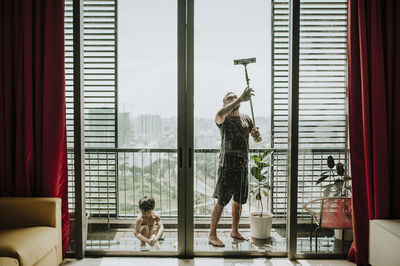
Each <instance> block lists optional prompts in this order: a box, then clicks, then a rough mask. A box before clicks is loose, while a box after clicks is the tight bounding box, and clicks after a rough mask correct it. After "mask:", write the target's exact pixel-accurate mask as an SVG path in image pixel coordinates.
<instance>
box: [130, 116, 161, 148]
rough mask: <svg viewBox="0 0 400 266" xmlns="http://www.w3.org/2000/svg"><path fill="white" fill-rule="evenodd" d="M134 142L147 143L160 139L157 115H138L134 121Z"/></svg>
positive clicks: (159, 124)
mask: <svg viewBox="0 0 400 266" xmlns="http://www.w3.org/2000/svg"><path fill="white" fill-rule="evenodd" d="M134 136H135V140H136V141H139V142H149V141H154V140H157V139H160V138H161V136H162V123H161V117H160V116H159V115H150V114H145V115H140V116H138V117H137V118H136V119H135V134H134Z"/></svg>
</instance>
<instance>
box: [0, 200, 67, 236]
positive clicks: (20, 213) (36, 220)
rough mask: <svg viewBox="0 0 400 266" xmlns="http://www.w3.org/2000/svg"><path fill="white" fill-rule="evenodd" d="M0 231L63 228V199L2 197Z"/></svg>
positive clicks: (0, 203) (0, 201) (0, 202)
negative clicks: (48, 227)
mask: <svg viewBox="0 0 400 266" xmlns="http://www.w3.org/2000/svg"><path fill="white" fill-rule="evenodd" d="M0 214H1V217H2V219H0V229H11V228H19V227H30V226H50V227H54V228H57V227H58V228H59V229H60V228H61V199H59V198H36V197H0Z"/></svg>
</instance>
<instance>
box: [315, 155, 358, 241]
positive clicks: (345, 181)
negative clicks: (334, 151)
mask: <svg viewBox="0 0 400 266" xmlns="http://www.w3.org/2000/svg"><path fill="white" fill-rule="evenodd" d="M327 165H328V168H329V170H328V171H327V172H323V173H322V174H321V176H320V178H319V179H318V180H317V182H316V184H317V185H318V184H321V183H322V182H323V181H325V180H326V179H328V178H329V181H331V182H330V183H329V184H327V185H324V186H323V188H324V197H351V184H349V182H350V181H351V177H350V176H348V175H347V173H346V170H345V168H344V165H343V164H342V163H340V162H338V163H336V164H335V160H334V159H333V157H332V156H328V159H327ZM334 231H335V238H337V239H340V240H353V229H344V232H343V229H335V230H334Z"/></svg>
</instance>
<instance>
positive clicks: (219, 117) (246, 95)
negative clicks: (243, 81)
mask: <svg viewBox="0 0 400 266" xmlns="http://www.w3.org/2000/svg"><path fill="white" fill-rule="evenodd" d="M253 91H254V90H253V89H251V88H246V89H244V91H243V93H242V95H240V97H239V98H237V96H236V95H235V96H234V98H233V101H231V102H228V103H227V104H225V105H224V107H222V108H221V109H220V110H219V111H218V112H217V114H216V115H215V122H216V123H217V124H218V125H221V124H222V123H223V122H224V121H225V118H226V116H227V115H228V114H229V113H230V112H232V111H233V110H234V109H235V108H236V107H237V106H238V105H239V104H240V103H241V102H246V101H248V100H250V97H251V95H254V93H253Z"/></svg>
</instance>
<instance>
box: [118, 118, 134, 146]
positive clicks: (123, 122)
mask: <svg viewBox="0 0 400 266" xmlns="http://www.w3.org/2000/svg"><path fill="white" fill-rule="evenodd" d="M132 137H133V128H132V122H131V113H130V112H123V113H119V114H118V147H124V148H128V147H131V144H132Z"/></svg>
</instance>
